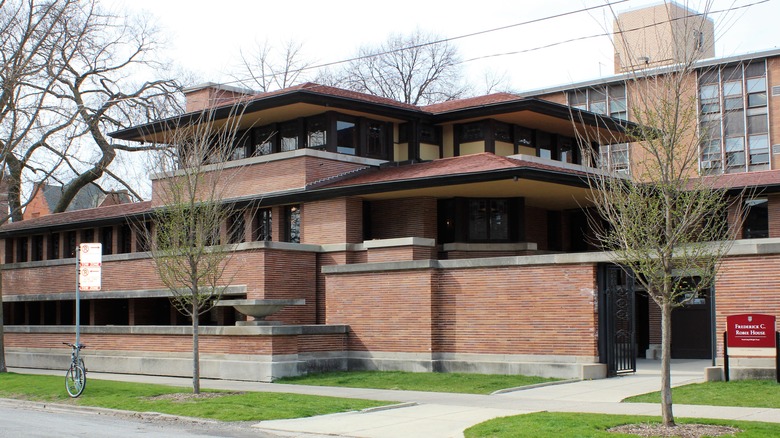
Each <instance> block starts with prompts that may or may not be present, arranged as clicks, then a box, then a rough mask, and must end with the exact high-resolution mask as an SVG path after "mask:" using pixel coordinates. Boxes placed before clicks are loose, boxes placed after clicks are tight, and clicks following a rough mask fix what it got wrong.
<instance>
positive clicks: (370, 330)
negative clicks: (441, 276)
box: [326, 269, 434, 353]
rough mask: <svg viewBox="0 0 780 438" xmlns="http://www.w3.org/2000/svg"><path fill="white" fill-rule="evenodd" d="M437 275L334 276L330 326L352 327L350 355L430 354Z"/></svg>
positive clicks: (421, 272)
mask: <svg viewBox="0 0 780 438" xmlns="http://www.w3.org/2000/svg"><path fill="white" fill-rule="evenodd" d="M433 275H434V273H433V271H431V270H427V269H426V270H414V271H393V272H382V273H360V274H342V275H328V276H327V280H326V287H327V320H326V323H327V324H349V326H350V333H349V349H350V350H352V351H385V352H408V353H429V352H430V351H431V335H432V333H431V304H432V303H431V290H432V288H433V283H432V282H433Z"/></svg>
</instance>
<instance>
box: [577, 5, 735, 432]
mask: <svg viewBox="0 0 780 438" xmlns="http://www.w3.org/2000/svg"><path fill="white" fill-rule="evenodd" d="M675 25H680V26H683V25H687V26H691V27H689V28H688V29H686V31H685V32H681V33H680V34H681V35H685V37H687V36H690V35H692V34H693V31H699V30H700V29H699V28H698V26H700V25H701V21H698V20H689V21H681V22H679V23H676V24H675ZM655 43H657V44H677V45H679V44H683V42H681V41H666V40H664V41H657V42H655ZM625 47H630V44H627V43H626V44H625ZM697 55H698V52H697V51H690V52H688V53H686V56H685V58H684V59H680V60H679V61H678V62H674V63H672V64H671V65H668V66H666V67H659V68H655V69H653V70H641V69H640V67H636V66H635V67H634V68H632V69H630V70H629V71H628V72H627V73H626V75H627V78H628V79H627V80H626V81H625V87H626V90H628V94H629V95H630V96H631V97H632V99H631V100H630V102H629V104H628V115H629V118H630V119H631V121H632V122H634V123H635V124H636V125H635V126H632V127H629V128H627V133H628V137H629V138H628V140H629V141H630V155H631V159H630V163H631V176H630V177H625V176H624V175H622V174H618V173H616V172H614V171H610V169H609V165H608V160H607V155H608V154H609V152H607V153H606V154H603V155H601V156H600V154H599V153H598V151H595V152H594V151H593V150H592V149H590V148H585V150H586V151H587V152H584V154H590V158H591V161H592V162H599V161H600V164H601V165H602V167H603V168H605V170H606V171H605V172H603V173H594V174H593V175H592V176H591V178H590V179H589V182H590V188H591V190H590V193H591V196H590V198H591V199H590V200H591V201H592V205H593V209H592V214H591V216H590V218H589V219H590V223H591V226H592V228H593V229H594V233H595V235H596V239H597V240H598V241H599V243H600V244H601V245H602V247H603V248H604V249H606V250H608V251H610V252H609V253H608V254H609V255H610V256H611V258H612V261H613V262H615V263H616V264H619V265H620V266H621V267H623V268H624V269H625V270H626V272H627V273H629V274H630V275H632V276H634V278H635V281H636V282H637V283H638V284H639V285H640V286H641V287H642V288H643V289H644V290H646V291H647V294H648V295H649V296H650V298H652V300H653V301H654V302H655V303H656V304H657V305H658V306H659V308H660V310H661V333H662V341H661V412H662V416H663V423H664V425H666V426H674V425H675V423H674V415H673V412H672V394H671V380H670V376H671V361H670V359H671V333H672V330H671V317H672V311H673V310H674V309H675V308H678V307H681V306H684V305H686V304H688V303H690V302H691V301H692V300H694V299H696V298H698V297H699V296H701V294H702V293H705V291H707V290H708V289H709V288H710V286H711V285H712V284H713V283H714V280H715V276H716V274H717V271H718V267H719V265H720V262H721V260H722V259H723V257H724V256H725V255H726V253H727V252H728V250H729V248H730V247H731V245H732V243H733V238H734V229H735V228H736V227H735V226H734V224H732V226H731V227H730V226H729V224H728V223H727V219H726V212H727V210H728V209H729V208H730V207H731V204H732V203H733V202H734V201H733V200H732V199H733V198H729V197H728V196H727V194H726V192H725V189H722V188H719V187H720V185H719V184H717V179H718V176H708V177H700V175H699V150H700V146H701V145H703V144H706V143H707V142H708V140H709V135H708V134H709V133H707V132H703V131H702V130H701V129H699V112H698V101H697V95H698V91H697V85H696V84H697V81H696V75H697V71H698V70H700V68H699V67H697V64H696V61H698V56H697ZM581 141H582V143H583V144H591V141H593V142H598V143H599V144H609V143H616V142H622V141H625V140H618V139H611V138H604V137H598V136H597V135H595V134H592V133H591V134H584V135H583V136H582V138H581ZM737 227H738V224H737Z"/></svg>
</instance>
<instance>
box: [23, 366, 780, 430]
mask: <svg viewBox="0 0 780 438" xmlns="http://www.w3.org/2000/svg"><path fill="white" fill-rule="evenodd" d="M657 364H658V362H655V361H640V362H639V368H638V371H637V373H636V374H631V375H626V376H621V377H615V378H611V379H603V380H591V381H577V382H568V383H563V384H556V385H547V386H543V387H537V388H533V389H525V390H518V391H513V392H507V393H503V394H496V395H472V394H450V393H434V392H419V391H393V390H378V389H357V388H336V387H319V386H300V385H283V384H270V383H256V382H239V381H228V380H209V379H203V380H201V387H202V388H210V389H224V390H234V391H264V392H289V393H296V394H312V395H324V396H334V397H347V398H364V399H372V400H385V401H390V402H397V403H398V405H395V406H392V407H390V408H380V409H372V410H368V411H365V412H348V413H341V414H332V415H323V416H319V417H311V418H301V419H293V420H273V421H263V422H260V423H258V424H257V425H255V427H257V428H259V429H262V430H265V431H268V432H271V433H274V434H280V435H288V436H309V437H311V436H325V435H328V436H333V435H337V436H344V437H367V438H384V437H388V438H389V437H393V438H395V437H462V436H463V430H465V429H466V428H468V427H470V426H473V425H475V424H478V423H481V422H483V421H486V420H489V419H492V418H496V417H503V416H508V415H518V414H526V413H530V412H539V411H553V412H591V413H606V414H629V415H653V416H658V415H660V407H659V405H657V404H649V403H620V400H622V399H624V398H626V397H629V396H632V395H638V394H644V393H648V392H652V391H657V390H658V389H659V387H660V378H659V372H658V370H657V367H658V365H657ZM708 365H709V362H707V361H681V360H676V361H673V365H672V384H673V385H674V386H678V385H684V384H688V383H695V382H701V381H703V375H704V368H705V367H707V366H708ZM14 371H16V372H24V373H33V372H40V373H45V374H50V373H51V371H43V370H40V371H36V370H29V369H18V370H14ZM89 377H90V378H95V379H110V380H122V381H133V382H146V383H160V384H167V385H177V386H185V387H186V386H190V385H191V379H187V378H176V377H158V376H138V375H124V374H105V373H90V376H89ZM674 413H675V416H677V417H701V418H718V419H731V420H752V421H766V422H775V423H780V409H766V408H729V407H714V406H692V405H679V404H676V405H675V406H674Z"/></svg>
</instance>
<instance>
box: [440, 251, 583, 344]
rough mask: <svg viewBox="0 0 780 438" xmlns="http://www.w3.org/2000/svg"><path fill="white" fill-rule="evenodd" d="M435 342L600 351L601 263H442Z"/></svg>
mask: <svg viewBox="0 0 780 438" xmlns="http://www.w3.org/2000/svg"><path fill="white" fill-rule="evenodd" d="M438 287H439V289H438V291H437V292H436V293H435V295H434V296H435V300H434V303H435V304H434V311H433V313H434V315H436V318H437V319H436V323H435V325H434V327H435V338H434V348H435V351H437V352H447V353H485V354H533V355H550V354H555V355H571V356H597V355H598V343H597V339H596V327H598V312H597V308H596V301H595V293H596V290H597V289H596V266H595V265H591V264H588V265H566V266H555V265H543V266H507V267H500V268H487V269H446V270H440V271H439V276H438Z"/></svg>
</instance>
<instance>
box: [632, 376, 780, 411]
mask: <svg viewBox="0 0 780 438" xmlns="http://www.w3.org/2000/svg"><path fill="white" fill-rule="evenodd" d="M623 401H624V402H629V403H660V401H661V395H660V393H659V392H652V393H650V394H643V395H638V396H636V397H629V398H627V399H625V400H623ZM672 401H673V402H674V403H679V404H684V405H710V406H744V407H754V408H780V384H778V383H777V382H775V381H774V380H735V381H731V382H705V383H696V384H692V385H685V386H679V387H677V388H672Z"/></svg>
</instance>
